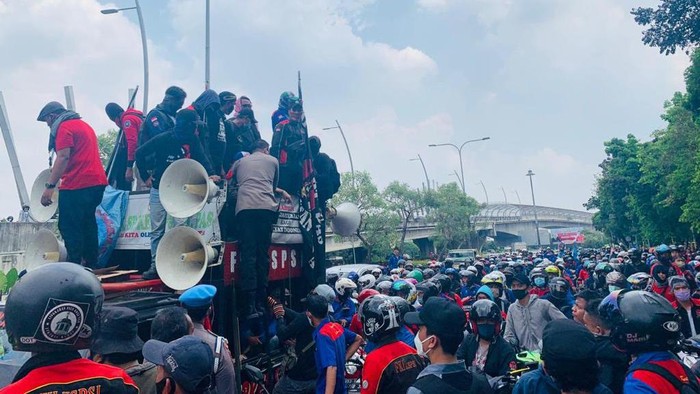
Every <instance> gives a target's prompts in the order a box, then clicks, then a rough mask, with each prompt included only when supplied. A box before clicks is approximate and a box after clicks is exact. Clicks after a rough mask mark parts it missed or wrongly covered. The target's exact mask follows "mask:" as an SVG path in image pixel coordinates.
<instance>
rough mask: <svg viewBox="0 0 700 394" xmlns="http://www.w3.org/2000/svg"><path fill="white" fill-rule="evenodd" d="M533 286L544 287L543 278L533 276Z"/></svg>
mask: <svg viewBox="0 0 700 394" xmlns="http://www.w3.org/2000/svg"><path fill="white" fill-rule="evenodd" d="M535 286H537V287H544V278H542V277H539V276H538V277H537V278H535Z"/></svg>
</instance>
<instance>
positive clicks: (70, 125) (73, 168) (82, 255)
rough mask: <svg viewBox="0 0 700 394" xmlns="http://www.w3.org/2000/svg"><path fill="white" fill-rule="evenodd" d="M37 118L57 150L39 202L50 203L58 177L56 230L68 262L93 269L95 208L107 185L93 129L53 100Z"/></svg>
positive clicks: (95, 258) (95, 252)
mask: <svg viewBox="0 0 700 394" xmlns="http://www.w3.org/2000/svg"><path fill="white" fill-rule="evenodd" d="M36 120H37V121H39V122H46V125H47V126H49V129H50V130H51V133H50V136H49V152H52V151H55V152H56V161H55V162H54V163H53V167H52V168H51V175H50V176H49V179H48V181H47V182H46V184H45V185H44V193H43V194H42V195H41V205H43V206H49V205H51V204H52V203H53V201H51V198H52V197H53V194H54V189H55V188H56V186H57V185H58V182H59V180H60V181H61V184H60V186H59V187H58V189H59V192H58V193H59V194H58V195H59V199H58V210H59V212H61V214H60V215H59V216H58V230H59V231H60V233H61V237H62V238H63V241H64V242H65V244H66V250H67V251H68V261H70V262H73V263H77V264H82V265H85V266H87V267H91V268H94V267H95V265H96V264H97V260H98V251H97V248H98V239H97V219H96V218H95V210H96V209H97V206H98V205H100V202H102V195H103V194H104V190H105V186H107V176H106V175H105V170H104V168H103V167H102V162H101V161H100V152H99V149H98V147H97V136H96V135H95V130H93V129H92V127H90V125H89V124H87V123H85V122H84V121H83V120H82V119H81V118H80V115H78V114H77V113H75V112H73V111H70V110H67V109H65V108H64V107H63V105H62V104H60V103H58V102H56V101H52V102H50V103H48V104H46V105H45V106H44V108H42V109H41V111H40V112H39V116H37V118H36Z"/></svg>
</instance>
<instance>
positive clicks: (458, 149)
mask: <svg viewBox="0 0 700 394" xmlns="http://www.w3.org/2000/svg"><path fill="white" fill-rule="evenodd" d="M490 139H491V137H483V138H477V139H475V140H469V141H464V143H463V144H462V145H460V146H457V145H455V144H450V143H445V144H430V145H428V146H429V147H431V148H434V147H436V146H451V147H453V148H455V149H457V152H458V153H459V169H460V171H461V172H462V193H464V194H465V195H466V194H467V190H466V188H465V182H464V164H463V163H462V148H464V146H465V145H467V144H469V143H472V142H478V141H486V140H490Z"/></svg>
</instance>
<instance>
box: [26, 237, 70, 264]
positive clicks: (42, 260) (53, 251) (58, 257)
mask: <svg viewBox="0 0 700 394" xmlns="http://www.w3.org/2000/svg"><path fill="white" fill-rule="evenodd" d="M67 258H68V253H67V252H66V247H65V246H64V245H63V242H61V241H59V240H58V238H56V235H54V233H53V232H51V231H50V230H47V229H41V230H39V231H38V232H37V233H36V234H35V235H34V237H33V238H32V239H31V241H29V244H28V245H27V248H26V249H25V252H24V262H25V264H26V266H27V269H28V270H29V269H32V268H36V267H38V266H40V265H44V264H46V263H55V262H58V261H66V259H67Z"/></svg>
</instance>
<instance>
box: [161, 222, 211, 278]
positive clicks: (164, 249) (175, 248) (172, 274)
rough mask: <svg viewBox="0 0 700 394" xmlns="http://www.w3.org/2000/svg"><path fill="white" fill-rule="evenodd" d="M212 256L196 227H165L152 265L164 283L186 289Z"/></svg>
mask: <svg viewBox="0 0 700 394" xmlns="http://www.w3.org/2000/svg"><path fill="white" fill-rule="evenodd" d="M216 257H217V252H216V249H214V248H212V247H211V246H210V245H208V244H207V242H206V241H204V238H203V237H202V236H201V235H200V234H199V233H198V232H197V230H195V229H193V228H190V227H185V226H179V227H175V228H173V229H171V230H168V232H166V233H165V235H164V236H163V238H162V239H161V240H160V243H159V244H158V250H157V251H156V269H157V270H158V276H160V279H161V280H162V281H163V283H165V285H166V286H168V287H170V288H171V289H173V290H186V289H189V288H190V287H192V286H194V285H196V284H197V283H199V281H200V280H201V279H202V278H203V277H204V273H205V272H206V270H207V266H209V264H211V263H212V262H213V261H214V260H215V259H216Z"/></svg>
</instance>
